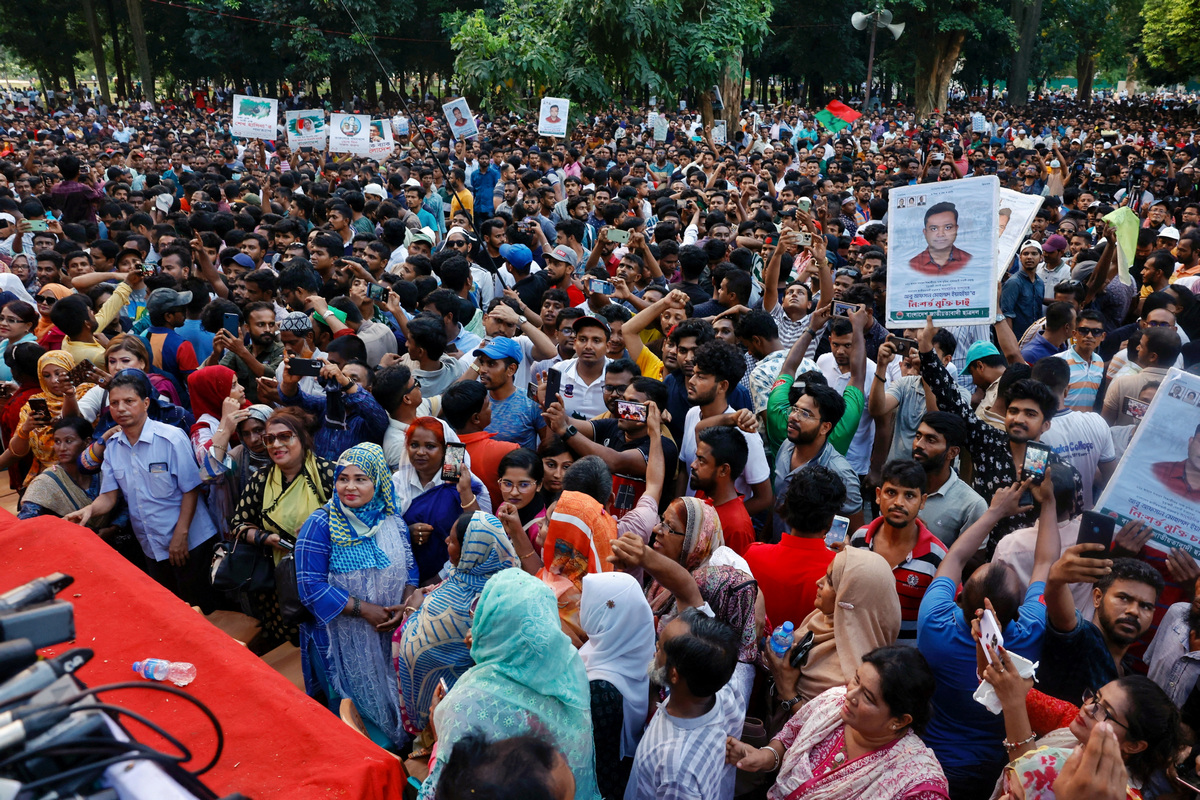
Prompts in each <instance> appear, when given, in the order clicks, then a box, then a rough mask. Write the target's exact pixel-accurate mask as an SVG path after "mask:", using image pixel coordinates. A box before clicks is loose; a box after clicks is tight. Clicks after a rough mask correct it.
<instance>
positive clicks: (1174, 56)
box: [1141, 0, 1200, 79]
mask: <svg viewBox="0 0 1200 800" xmlns="http://www.w3.org/2000/svg"><path fill="white" fill-rule="evenodd" d="M1198 15H1200V0H1146V5H1145V7H1144V8H1143V9H1142V19H1143V20H1144V22H1145V25H1144V27H1143V28H1142V37H1141V38H1142V52H1143V53H1145V55H1146V61H1147V62H1148V63H1149V65H1150V67H1152V68H1153V69H1155V70H1159V71H1161V72H1165V73H1168V74H1171V75H1174V76H1176V77H1177V78H1179V79H1186V78H1187V77H1189V76H1191V75H1194V74H1195V73H1196V72H1198V71H1200V32H1198V31H1197V28H1196V20H1197V19H1198V18H1200V16H1198Z"/></svg>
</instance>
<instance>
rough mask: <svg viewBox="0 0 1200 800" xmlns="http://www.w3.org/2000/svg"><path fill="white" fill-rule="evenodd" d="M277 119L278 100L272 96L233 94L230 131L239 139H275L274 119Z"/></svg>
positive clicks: (270, 140)
mask: <svg viewBox="0 0 1200 800" xmlns="http://www.w3.org/2000/svg"><path fill="white" fill-rule="evenodd" d="M278 119H279V101H278V100H276V99H275V98H273V97H251V96H249V95H245V94H235V95H234V96H233V119H232V121H231V123H230V133H232V134H233V135H234V136H236V137H238V138H239V139H265V140H267V141H268V142H273V141H275V137H276V135H277V133H276V130H275V123H276V120H278Z"/></svg>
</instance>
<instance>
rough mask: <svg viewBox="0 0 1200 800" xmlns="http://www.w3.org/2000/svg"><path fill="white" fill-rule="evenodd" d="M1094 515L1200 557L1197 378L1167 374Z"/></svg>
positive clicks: (1199, 403) (1162, 545) (1199, 391)
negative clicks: (1135, 524) (1136, 526)
mask: <svg viewBox="0 0 1200 800" xmlns="http://www.w3.org/2000/svg"><path fill="white" fill-rule="evenodd" d="M1096 511H1098V512H1100V513H1101V514H1105V515H1107V516H1110V517H1113V518H1114V519H1116V520H1117V528H1118V529H1119V528H1120V527H1121V526H1122V525H1124V524H1125V523H1126V522H1129V521H1130V520H1137V521H1139V522H1142V523H1145V524H1146V525H1149V526H1150V527H1151V528H1152V529H1153V530H1154V533H1153V535H1152V539H1153V541H1154V542H1155V543H1157V544H1158V545H1159V547H1160V548H1166V549H1168V550H1170V549H1174V548H1182V549H1184V550H1186V551H1187V552H1188V553H1190V554H1191V555H1192V556H1193V557H1194V558H1200V525H1197V524H1196V520H1197V519H1200V376H1196V375H1190V374H1188V373H1186V372H1183V371H1181V370H1178V369H1172V370H1171V371H1170V372H1168V373H1167V377H1166V380H1164V381H1163V383H1162V385H1161V386H1159V387H1158V392H1156V393H1155V395H1154V400H1153V401H1152V402H1151V403H1150V407H1149V409H1147V410H1146V416H1145V417H1144V418H1143V419H1142V421H1141V422H1140V423H1139V424H1138V428H1137V431H1135V432H1134V434H1133V439H1132V440H1130V442H1129V447H1127V448H1126V449H1125V455H1123V456H1122V457H1121V461H1120V463H1118V464H1117V470H1116V472H1114V473H1113V476H1112V479H1111V480H1109V482H1108V484H1107V485H1106V486H1105V487H1104V491H1103V493H1101V495H1100V499H1099V500H1097V501H1096Z"/></svg>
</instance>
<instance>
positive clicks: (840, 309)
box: [833, 300, 858, 319]
mask: <svg viewBox="0 0 1200 800" xmlns="http://www.w3.org/2000/svg"><path fill="white" fill-rule="evenodd" d="M856 308H858V306H857V305H855V304H854V303H843V302H842V301H841V300H834V301H833V315H834V316H835V317H846V318H847V319H849V317H850V312H851V311H853V310H855V309H856Z"/></svg>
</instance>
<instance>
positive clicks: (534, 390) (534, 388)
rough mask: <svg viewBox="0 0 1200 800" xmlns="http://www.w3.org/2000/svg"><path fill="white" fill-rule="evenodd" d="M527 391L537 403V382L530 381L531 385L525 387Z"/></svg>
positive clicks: (530, 397)
mask: <svg viewBox="0 0 1200 800" xmlns="http://www.w3.org/2000/svg"><path fill="white" fill-rule="evenodd" d="M525 392H526V393H527V394H528V395H529V399H530V400H532V401H533V402H535V403H536V402H537V384H536V383H534V382H533V381H530V382H529V386H528V387H527V388H526V389H525Z"/></svg>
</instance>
